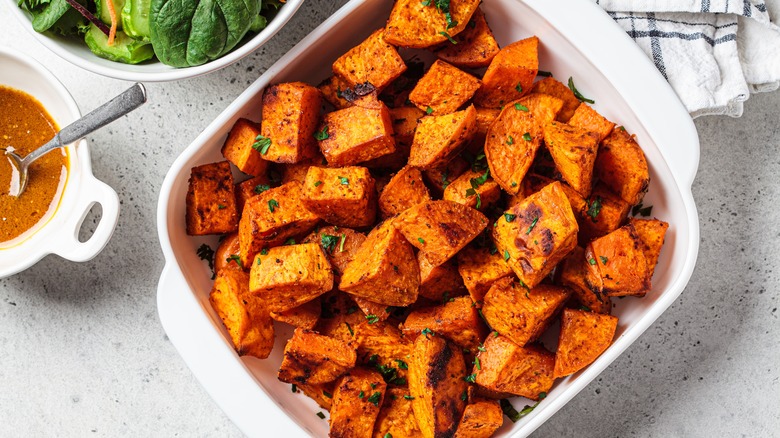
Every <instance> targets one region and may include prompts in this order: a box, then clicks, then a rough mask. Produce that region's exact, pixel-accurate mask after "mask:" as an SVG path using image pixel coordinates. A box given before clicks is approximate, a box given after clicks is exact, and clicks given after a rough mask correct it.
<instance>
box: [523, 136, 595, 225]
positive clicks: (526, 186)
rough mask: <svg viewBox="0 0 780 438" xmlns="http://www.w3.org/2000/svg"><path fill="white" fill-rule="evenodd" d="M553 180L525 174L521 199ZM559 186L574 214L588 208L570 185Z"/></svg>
mask: <svg viewBox="0 0 780 438" xmlns="http://www.w3.org/2000/svg"><path fill="white" fill-rule="evenodd" d="M540 150H541V149H540ZM554 182H555V180H554V179H551V178H547V177H544V176H541V175H536V174H528V175H526V177H525V179H524V180H523V190H525V191H526V193H525V194H524V196H523V197H522V199H525V198H526V197H528V196H531V195H533V194H534V193H536V192H538V191H539V190H542V189H543V188H545V187H547V186H548V185H550V184H552V183H554ZM560 187H561V189H562V190H563V193H564V194H566V198H567V199H568V200H569V204H570V205H571V210H572V211H573V212H574V215H575V216H576V215H578V214H581V213H582V212H584V211H586V210H587V209H588V204H587V202H586V201H585V199H584V198H583V197H582V195H580V194H579V193H577V191H576V190H574V189H573V188H571V186H569V185H568V184H566V183H561V185H560ZM522 199H521V200H522ZM577 223H579V222H577Z"/></svg>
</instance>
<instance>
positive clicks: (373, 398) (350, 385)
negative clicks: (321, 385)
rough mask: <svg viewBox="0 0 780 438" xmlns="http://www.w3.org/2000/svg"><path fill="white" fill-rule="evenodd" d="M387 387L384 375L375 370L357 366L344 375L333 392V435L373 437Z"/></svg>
mask: <svg viewBox="0 0 780 438" xmlns="http://www.w3.org/2000/svg"><path fill="white" fill-rule="evenodd" d="M386 389H387V386H386V385H385V382H384V380H382V376H381V375H380V374H379V373H377V372H376V371H371V370H367V369H363V368H355V369H353V370H352V371H350V373H349V374H347V375H345V376H344V377H342V378H341V380H339V382H338V385H337V386H336V392H334V393H333V406H332V407H331V410H330V436H331V437H333V438H371V437H372V436H373V432H374V423H375V422H376V418H377V416H378V415H379V407H380V406H382V402H383V401H384V399H385V392H386ZM361 394H362V397H361Z"/></svg>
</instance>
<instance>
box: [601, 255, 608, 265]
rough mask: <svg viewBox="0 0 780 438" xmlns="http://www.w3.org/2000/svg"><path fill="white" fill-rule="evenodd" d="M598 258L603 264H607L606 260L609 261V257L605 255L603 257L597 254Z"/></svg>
mask: <svg viewBox="0 0 780 438" xmlns="http://www.w3.org/2000/svg"><path fill="white" fill-rule="evenodd" d="M599 260H601V263H602V264H603V265H606V264H607V262H608V261H609V259H607V258H606V257H604V256H599Z"/></svg>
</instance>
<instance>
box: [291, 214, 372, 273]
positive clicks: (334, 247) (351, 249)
mask: <svg viewBox="0 0 780 438" xmlns="http://www.w3.org/2000/svg"><path fill="white" fill-rule="evenodd" d="M365 240H366V236H365V235H364V234H361V233H358V232H357V231H355V230H353V229H351V228H344V227H334V226H327V227H321V228H318V229H317V230H315V231H313V232H312V233H311V234H309V235H308V236H306V238H305V239H303V241H302V242H301V243H317V244H319V245H320V246H321V247H322V250H323V251H325V255H326V256H328V261H330V265H331V266H332V267H333V276H334V277H333V278H334V279H333V284H338V283H339V282H340V281H341V275H342V274H343V273H344V269H345V268H346V267H347V265H348V264H349V262H351V261H352V260H353V259H354V258H355V254H357V251H358V248H360V245H362V244H363V242H364V241H365Z"/></svg>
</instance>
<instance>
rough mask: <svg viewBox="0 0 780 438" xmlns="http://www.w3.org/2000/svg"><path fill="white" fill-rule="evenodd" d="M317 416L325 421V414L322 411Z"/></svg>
mask: <svg viewBox="0 0 780 438" xmlns="http://www.w3.org/2000/svg"><path fill="white" fill-rule="evenodd" d="M317 416H318V417H320V419H321V420H324V419H325V414H323V413H322V411H320V412H317Z"/></svg>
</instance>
